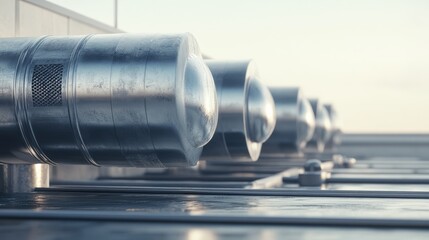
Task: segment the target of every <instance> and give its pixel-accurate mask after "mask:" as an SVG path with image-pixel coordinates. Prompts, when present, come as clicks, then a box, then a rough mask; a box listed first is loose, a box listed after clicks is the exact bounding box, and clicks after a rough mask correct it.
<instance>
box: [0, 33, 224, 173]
mask: <svg viewBox="0 0 429 240" xmlns="http://www.w3.org/2000/svg"><path fill="white" fill-rule="evenodd" d="M0 89H1V94H0V116H1V117H0V142H1V143H2V144H1V145H0V162H5V163H20V162H26V163H50V164H55V163H65V164H93V165H110V166H136V167H164V166H165V167H172V166H190V165H194V164H195V163H196V162H197V161H198V159H199V157H200V154H201V151H202V147H203V146H204V145H205V144H206V143H207V142H208V141H209V140H210V139H211V137H212V135H213V133H214V130H215V128H216V124H217V117H218V116H217V114H218V109H217V100H216V93H215V86H214V83H213V78H212V75H211V73H210V71H209V69H208V68H207V66H206V65H205V64H204V61H203V59H202V58H201V53H200V50H199V48H198V45H197V43H196V41H195V39H194V38H193V37H192V36H191V35H189V34H184V35H136V34H115V35H90V36H72V37H70V36H67V37H54V36H49V37H42V38H9V39H1V40H0Z"/></svg>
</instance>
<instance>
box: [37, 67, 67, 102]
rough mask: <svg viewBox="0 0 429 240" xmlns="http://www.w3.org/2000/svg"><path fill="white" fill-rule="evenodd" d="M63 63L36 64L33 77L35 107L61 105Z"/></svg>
mask: <svg viewBox="0 0 429 240" xmlns="http://www.w3.org/2000/svg"><path fill="white" fill-rule="evenodd" d="M63 69H64V67H63V65H62V64H43V65H35V66H34V69H33V78H32V89H31V90H32V97H33V106H34V107H49V106H61V105H62V103H63V100H62V96H61V83H62V79H63Z"/></svg>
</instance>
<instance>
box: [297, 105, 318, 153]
mask: <svg viewBox="0 0 429 240" xmlns="http://www.w3.org/2000/svg"><path fill="white" fill-rule="evenodd" d="M297 125H298V127H297V128H298V141H297V146H298V149H299V151H301V150H303V149H304V148H305V146H306V144H307V142H308V141H310V140H311V138H312V137H313V134H314V130H315V128H316V119H315V117H314V113H313V109H312V108H311V104H310V101H309V100H308V99H307V98H304V97H303V98H302V99H301V101H300V103H299V115H298V121H297Z"/></svg>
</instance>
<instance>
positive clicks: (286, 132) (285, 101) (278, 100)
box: [261, 88, 315, 158]
mask: <svg viewBox="0 0 429 240" xmlns="http://www.w3.org/2000/svg"><path fill="white" fill-rule="evenodd" d="M270 91H271V94H272V95H273V98H274V102H275V106H276V113H277V124H276V127H275V129H274V132H273V134H272V135H271V137H270V138H269V139H268V141H266V142H265V143H264V144H263V146H262V153H261V157H262V158H276V157H285V156H287V155H290V154H295V153H300V152H302V150H303V149H304V148H305V146H306V143H307V142H308V141H309V140H310V138H311V137H312V136H313V132H314V127H315V121H314V114H313V111H312V109H311V106H310V103H309V102H308V100H307V99H306V98H305V97H304V96H303V93H302V91H301V90H300V89H299V88H270Z"/></svg>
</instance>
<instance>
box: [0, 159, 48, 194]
mask: <svg viewBox="0 0 429 240" xmlns="http://www.w3.org/2000/svg"><path fill="white" fill-rule="evenodd" d="M40 187H49V165H47V164H0V193H21V192H32V191H34V189H35V188H40Z"/></svg>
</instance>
